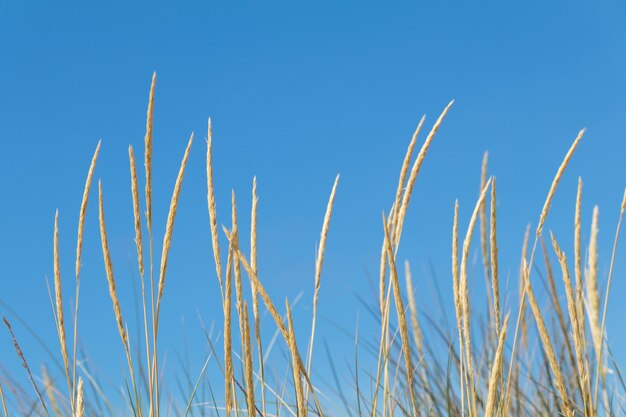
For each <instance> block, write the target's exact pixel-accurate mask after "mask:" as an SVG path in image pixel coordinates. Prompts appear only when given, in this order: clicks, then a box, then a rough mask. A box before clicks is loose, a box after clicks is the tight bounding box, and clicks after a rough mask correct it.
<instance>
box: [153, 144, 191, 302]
mask: <svg viewBox="0 0 626 417" xmlns="http://www.w3.org/2000/svg"><path fill="white" fill-rule="evenodd" d="M192 143H193V133H192V134H191V136H190V137H189V142H188V143H187V148H186V149H185V155H184V156H183V161H182V162H181V164H180V169H179V171H178V176H177V177H176V183H175V184H174V192H173V193H172V200H171V202H170V210H169V212H168V213H167V223H166V226H165V236H164V237H163V249H162V252H161V271H160V273H159V292H158V296H157V306H158V305H159V304H160V302H161V297H163V288H164V287H165V273H166V270H167V260H168V255H169V252H170V247H171V245H172V234H173V233H174V219H175V218H176V209H177V208H178V199H179V197H180V190H181V187H182V184H183V177H184V176H185V167H186V166H187V159H188V158H189V151H190V150H191V144H192ZM157 311H158V308H157Z"/></svg>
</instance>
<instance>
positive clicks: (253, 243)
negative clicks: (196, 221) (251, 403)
mask: <svg viewBox="0 0 626 417" xmlns="http://www.w3.org/2000/svg"><path fill="white" fill-rule="evenodd" d="M258 203H259V199H258V197H257V193H256V177H254V178H253V180H252V210H251V212H252V213H251V216H250V217H251V219H250V266H251V267H252V269H253V270H254V272H255V273H256V274H257V275H258V273H259V271H258V268H257V210H258ZM250 289H251V290H252V315H253V316H254V336H255V339H256V345H257V351H258V355H259V376H260V378H261V411H262V412H263V415H266V413H267V412H266V409H265V366H264V364H263V344H262V343H261V316H260V315H259V293H258V291H257V289H256V285H254V282H253V281H252V280H250Z"/></svg>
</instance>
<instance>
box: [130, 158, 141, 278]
mask: <svg viewBox="0 0 626 417" xmlns="http://www.w3.org/2000/svg"><path fill="white" fill-rule="evenodd" d="M128 158H129V160H130V179H131V182H130V184H131V192H132V196H133V216H134V220H135V246H137V262H138V264H139V275H141V276H143V243H142V239H141V213H140V208H139V185H138V181H137V166H136V163H135V154H134V152H133V147H132V146H129V147H128Z"/></svg>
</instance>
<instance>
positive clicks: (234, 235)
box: [230, 190, 243, 334]
mask: <svg viewBox="0 0 626 417" xmlns="http://www.w3.org/2000/svg"><path fill="white" fill-rule="evenodd" d="M231 198H232V200H231V201H232V211H231V219H232V230H231V233H230V241H231V242H230V243H231V244H232V245H233V250H236V249H237V248H238V247H239V227H238V226H237V201H236V200H235V190H233V191H232V194H231ZM233 266H234V268H233V269H234V270H235V300H236V304H235V307H236V308H237V315H238V316H239V333H240V334H243V321H242V319H243V315H242V311H241V309H242V308H243V285H242V282H241V265H240V264H239V262H237V261H236V260H235V262H234V264H233Z"/></svg>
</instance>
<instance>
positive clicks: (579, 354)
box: [550, 232, 591, 415]
mask: <svg viewBox="0 0 626 417" xmlns="http://www.w3.org/2000/svg"><path fill="white" fill-rule="evenodd" d="M550 238H551V239H552V247H553V248H554V252H555V253H556V256H557V258H558V260H559V264H560V266H561V273H562V276H563V284H564V286H565V297H566V299H567V311H568V314H569V319H570V322H571V323H572V336H573V339H574V350H575V352H576V364H575V366H576V371H577V377H578V383H579V389H580V391H581V398H582V399H583V403H584V409H585V415H589V412H590V409H588V407H590V406H591V404H590V403H589V401H590V399H591V397H590V393H589V392H588V383H589V381H588V380H589V374H588V372H587V370H586V368H585V365H586V364H585V353H584V350H583V349H584V344H583V339H582V332H583V331H584V329H582V328H581V327H580V321H579V320H578V310H577V306H576V295H575V291H574V285H573V284H572V280H571V278H570V274H569V268H568V267H567V258H566V256H565V253H563V251H562V250H561V248H560V247H559V244H558V243H557V240H556V238H555V237H554V235H553V234H552V232H550Z"/></svg>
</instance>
